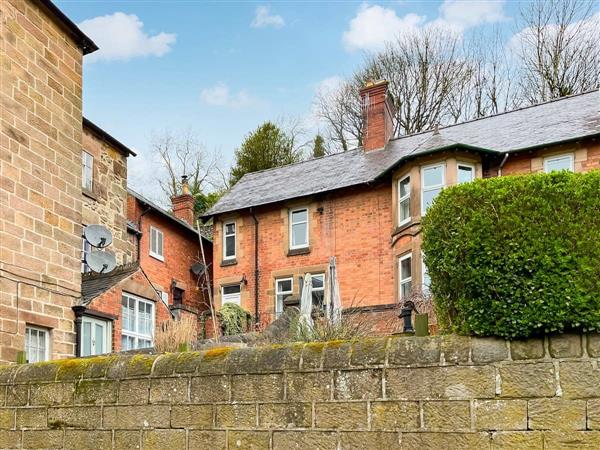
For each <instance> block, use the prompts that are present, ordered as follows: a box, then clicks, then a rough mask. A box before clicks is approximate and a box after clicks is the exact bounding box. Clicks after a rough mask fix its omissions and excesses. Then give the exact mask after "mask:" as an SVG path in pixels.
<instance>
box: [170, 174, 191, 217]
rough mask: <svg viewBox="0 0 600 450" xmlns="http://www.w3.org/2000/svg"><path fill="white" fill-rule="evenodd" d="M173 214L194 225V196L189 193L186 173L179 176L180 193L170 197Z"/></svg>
mask: <svg viewBox="0 0 600 450" xmlns="http://www.w3.org/2000/svg"><path fill="white" fill-rule="evenodd" d="M171 205H172V207H173V215H174V216H175V217H177V218H178V219H181V220H183V221H184V222H187V223H188V224H190V225H191V226H194V197H193V196H192V194H191V193H190V186H189V185H188V181H187V175H183V176H182V177H181V195H177V196H175V197H172V198H171Z"/></svg>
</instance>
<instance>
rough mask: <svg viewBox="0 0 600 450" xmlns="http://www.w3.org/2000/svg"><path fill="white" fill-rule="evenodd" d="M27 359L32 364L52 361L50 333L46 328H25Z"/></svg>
mask: <svg viewBox="0 0 600 450" xmlns="http://www.w3.org/2000/svg"><path fill="white" fill-rule="evenodd" d="M25 357H26V358H27V361H28V362H30V363H36V362H41V361H48V360H49V359H50V332H49V331H48V330H47V329H46V328H39V327H33V326H29V325H27V326H26V327H25Z"/></svg>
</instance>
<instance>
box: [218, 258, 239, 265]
mask: <svg viewBox="0 0 600 450" xmlns="http://www.w3.org/2000/svg"><path fill="white" fill-rule="evenodd" d="M236 264H237V259H235V258H234V259H224V260H223V261H221V267H227V266H235V265H236Z"/></svg>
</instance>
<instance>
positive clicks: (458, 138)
mask: <svg viewBox="0 0 600 450" xmlns="http://www.w3.org/2000/svg"><path fill="white" fill-rule="evenodd" d="M599 105H600V93H599V92H598V91H593V92H588V93H585V94H579V95H573V96H570V97H565V98H562V99H558V100H553V101H550V102H546V103H542V104H539V105H534V106H529V107H525V108H521V109H517V110H515V111H511V112H506V113H501V114H497V115H493V116H489V117H485V118H482V119H476V120H471V121H468V122H463V123H460V124H456V125H450V126H447V127H443V128H440V129H439V135H437V136H435V139H432V138H434V132H433V131H432V130H430V131H426V132H422V133H417V134H413V135H410V136H402V137H399V138H396V139H393V140H391V141H390V142H389V143H388V144H387V146H386V147H385V148H384V149H381V150H375V151H370V152H364V151H363V150H362V149H361V148H357V149H354V150H350V151H347V152H345V153H338V154H334V155H330V156H325V157H322V158H315V159H310V160H307V161H303V162H300V163H296V164H291V165H288V166H283V167H278V168H274V169H268V170H263V171H260V172H254V173H249V174H246V175H244V176H243V177H242V179H241V180H240V181H239V182H238V183H236V184H235V185H234V186H233V188H232V189H231V190H230V191H229V192H228V193H227V194H225V195H224V196H223V197H222V198H221V199H220V200H219V202H218V203H217V204H216V205H215V206H214V207H213V208H212V209H211V210H210V211H208V212H207V213H206V214H205V215H204V218H208V217H211V216H214V215H216V214H221V213H225V212H229V211H236V210H239V209H244V208H249V207H253V206H260V205H265V204H269V203H275V202H279V201H283V200H288V199H292V198H298V197H303V196H307V195H313V194H318V193H322V192H327V191H332V190H335V189H340V188H345V187H349V186H354V185H359V184H365V183H371V182H374V181H376V180H377V179H379V178H381V177H382V176H384V175H386V174H387V173H389V171H390V170H392V169H393V168H394V167H397V166H398V165H399V164H401V163H402V162H403V161H406V160H408V159H410V158H412V157H415V156H419V155H424V154H427V153H432V152H435V151H441V150H444V149H447V148H449V147H448V145H450V144H451V145H450V146H456V147H463V148H469V149H472V150H476V151H482V152H489V153H496V154H499V155H502V154H504V153H509V152H516V151H521V150H526V149H531V148H535V147H543V146H546V145H550V144H557V143H559V142H568V141H574V140H578V139H581V138H584V137H588V136H596V135H599V134H600V114H599V111H598V110H599ZM436 140H437V141H438V142H436Z"/></svg>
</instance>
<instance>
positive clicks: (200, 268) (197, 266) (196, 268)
mask: <svg viewBox="0 0 600 450" xmlns="http://www.w3.org/2000/svg"><path fill="white" fill-rule="evenodd" d="M190 269H191V271H192V273H193V274H194V275H200V274H201V273H202V272H204V264H202V263H194V264H192V267H190Z"/></svg>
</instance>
